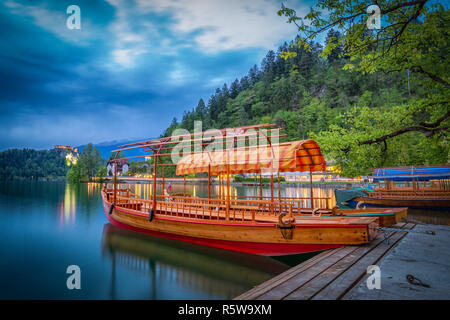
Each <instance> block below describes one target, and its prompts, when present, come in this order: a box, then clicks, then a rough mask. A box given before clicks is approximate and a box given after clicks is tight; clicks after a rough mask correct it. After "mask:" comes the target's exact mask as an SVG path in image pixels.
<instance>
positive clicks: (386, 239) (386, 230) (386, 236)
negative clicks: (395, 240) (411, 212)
mask: <svg viewBox="0 0 450 320" xmlns="http://www.w3.org/2000/svg"><path fill="white" fill-rule="evenodd" d="M376 229H377V230H380V231H383V232H384V242H385V243H386V244H387V245H389V236H390V235H391V233H392V232H408V233H419V234H427V235H432V236H434V235H436V232H434V231H432V230H426V231H417V230H410V229H399V228H387V227H377V228H376Z"/></svg>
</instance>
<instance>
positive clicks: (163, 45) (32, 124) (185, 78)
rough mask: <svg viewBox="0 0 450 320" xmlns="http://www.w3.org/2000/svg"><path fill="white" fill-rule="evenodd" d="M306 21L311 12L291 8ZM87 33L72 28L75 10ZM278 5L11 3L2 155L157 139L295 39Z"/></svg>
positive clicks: (4, 48)
mask: <svg viewBox="0 0 450 320" xmlns="http://www.w3.org/2000/svg"><path fill="white" fill-rule="evenodd" d="M284 3H285V5H286V6H288V7H293V8H295V9H296V10H297V13H298V14H299V15H301V14H302V13H306V12H307V11H308V10H309V6H310V4H308V3H307V2H305V1H303V2H301V1H294V0H288V1H284ZM72 4H75V5H78V6H79V7H80V9H81V29H80V30H76V29H74V30H70V29H68V28H67V26H66V20H67V18H68V16H69V15H68V14H67V13H66V10H67V7H68V6H69V5H72ZM280 7H281V1H276V0H274V1H272V0H227V1H224V0H127V1H125V0H102V1H94V0H87V1H79V0H70V1H64V0H55V1H37V0H33V1H31V0H22V1H21V0H5V1H2V2H1V3H0V35H1V39H2V41H1V42H0V71H1V86H0V112H1V117H0V150H3V149H6V148H11V147H19V148H22V147H30V148H38V149H43V148H51V147H52V146H53V145H54V144H64V145H81V144H84V143H87V142H93V143H100V142H104V141H112V140H135V139H140V138H147V137H155V136H158V135H159V134H160V133H161V132H162V131H163V130H164V129H165V128H166V127H167V126H168V125H169V124H170V121H171V120H172V118H173V117H174V116H176V117H177V118H178V119H179V118H180V117H181V115H182V114H183V111H184V110H188V109H192V108H193V107H195V106H196V105H197V102H198V100H199V99H200V98H203V99H204V100H205V102H207V99H208V98H209V96H210V95H211V94H212V93H214V91H215V88H217V87H222V85H223V83H224V82H226V83H228V84H229V83H230V82H232V81H233V80H234V79H235V78H240V77H242V76H243V75H245V74H246V73H247V72H248V70H249V68H250V67H251V66H253V65H254V64H258V65H259V64H260V62H261V60H262V58H263V57H264V56H265V54H266V53H267V51H268V50H270V49H274V50H276V48H277V47H278V45H280V44H281V43H283V42H284V41H290V40H291V39H293V38H294V37H295V34H296V28H295V25H292V24H287V23H286V21H285V18H284V17H279V16H278V15H277V10H279V8H280Z"/></svg>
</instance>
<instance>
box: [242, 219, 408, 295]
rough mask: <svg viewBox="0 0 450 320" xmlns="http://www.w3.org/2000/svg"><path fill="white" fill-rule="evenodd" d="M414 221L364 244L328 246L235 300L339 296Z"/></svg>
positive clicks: (358, 280) (354, 282)
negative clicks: (325, 249)
mask: <svg viewBox="0 0 450 320" xmlns="http://www.w3.org/2000/svg"><path fill="white" fill-rule="evenodd" d="M415 226H416V225H415V224H413V223H398V224H396V225H395V226H393V228H398V229H399V231H390V232H386V234H385V232H384V231H380V233H379V235H378V236H377V238H376V239H375V240H373V241H372V242H371V243H369V244H366V245H360V246H346V247H340V248H337V249H333V250H327V251H324V252H321V253H320V254H318V255H316V256H314V257H313V258H311V259H309V260H307V261H305V262H303V263H301V264H299V265H298V266H296V267H293V268H291V269H289V270H287V271H286V272H284V273H282V274H280V275H278V276H276V277H275V278H272V279H270V280H268V281H266V282H264V283H262V284H260V285H259V286H256V287H254V288H253V289H251V290H249V291H247V292H245V293H243V294H241V295H240V296H238V297H236V298H235V300H310V299H311V300H339V299H348V298H349V293H350V292H351V291H352V289H353V288H355V287H357V286H358V285H360V284H361V282H362V281H363V280H364V277H365V276H367V267H368V266H370V265H376V264H378V263H380V261H381V260H382V259H383V258H384V257H385V256H386V255H388V254H389V253H390V252H391V251H392V250H393V248H394V247H396V246H397V244H398V243H399V242H400V241H401V240H402V239H403V238H404V237H405V235H406V234H407V233H408V232H406V231H401V230H402V229H413V228H414V227H415Z"/></svg>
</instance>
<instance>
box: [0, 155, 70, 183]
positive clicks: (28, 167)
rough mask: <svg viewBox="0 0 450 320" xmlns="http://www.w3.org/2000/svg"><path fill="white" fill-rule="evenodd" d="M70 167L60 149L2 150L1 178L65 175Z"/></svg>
mask: <svg viewBox="0 0 450 320" xmlns="http://www.w3.org/2000/svg"><path fill="white" fill-rule="evenodd" d="M68 169H69V168H68V167H67V165H66V159H65V157H64V152H63V151H61V150H58V149H51V150H34V149H9V150H6V151H2V152H0V180H12V179H18V178H22V179H23V178H25V179H39V178H43V177H45V178H57V177H65V176H66V173H67V170H68Z"/></svg>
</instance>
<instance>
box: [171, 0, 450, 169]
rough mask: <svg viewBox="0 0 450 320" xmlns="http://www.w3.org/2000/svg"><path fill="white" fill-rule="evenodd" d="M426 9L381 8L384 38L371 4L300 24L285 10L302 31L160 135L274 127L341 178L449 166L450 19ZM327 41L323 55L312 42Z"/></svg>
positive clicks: (399, 4) (421, 5)
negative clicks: (383, 169) (313, 143)
mask: <svg viewBox="0 0 450 320" xmlns="http://www.w3.org/2000/svg"><path fill="white" fill-rule="evenodd" d="M429 3H430V1H427V0H418V1H413V2H407V1H400V0H394V1H378V2H377V4H378V5H379V6H380V8H381V11H382V14H383V19H382V28H381V29H380V30H373V31H370V30H369V29H368V28H367V26H366V20H367V17H368V16H369V15H368V14H367V12H366V10H367V7H368V6H369V5H371V4H373V2H372V1H360V2H358V3H353V2H351V1H350V2H349V1H328V0H319V1H318V3H317V5H316V6H315V7H313V8H312V9H311V12H310V13H309V14H307V15H306V16H305V17H297V16H296V13H295V11H294V10H292V9H289V8H284V9H282V10H280V11H279V14H280V15H285V16H286V17H287V19H288V22H292V23H296V24H297V26H298V29H299V35H298V37H297V38H296V39H295V41H293V42H291V43H289V44H288V43H284V44H283V45H282V46H280V47H279V48H278V51H277V53H275V52H274V51H269V52H268V53H267V55H266V57H265V58H264V59H263V61H262V63H261V66H260V67H258V66H256V65H255V66H253V67H252V68H251V69H250V70H249V72H248V74H247V75H246V76H245V77H243V78H242V79H241V80H240V81H237V80H235V81H234V82H233V83H232V84H231V85H230V89H228V85H227V84H224V85H223V87H222V88H217V89H216V92H215V93H214V94H213V95H212V96H211V97H210V99H209V101H208V103H207V105H206V108H204V104H202V103H201V102H199V104H198V106H197V108H195V109H192V111H187V112H185V113H184V115H183V118H182V119H181V121H179V122H178V121H177V120H176V119H174V121H172V123H171V125H170V127H169V128H168V129H167V130H166V131H165V132H164V135H166V136H167V135H170V134H171V133H172V132H173V130H175V129H177V128H183V129H186V130H188V131H190V132H192V131H193V123H194V121H195V120H198V119H200V120H202V121H203V124H204V125H203V129H205V130H206V129H208V128H210V127H213V128H225V127H234V126H242V125H248V124H257V123H276V124H277V125H279V126H281V127H282V128H283V129H285V132H286V133H287V135H288V139H289V140H294V139H307V138H314V139H317V140H318V141H319V144H320V146H321V148H322V151H323V152H324V154H325V156H326V158H327V160H328V161H329V162H333V164H336V165H337V166H340V167H341V168H342V170H343V174H344V175H346V176H356V175H361V174H366V173H367V172H368V171H369V169H372V168H375V167H380V166H396V165H420V164H439V163H445V162H448V159H449V158H450V153H449V140H450V138H449V136H448V132H449V118H450V110H449V105H448V101H449V100H450V99H449V83H448V81H449V79H448V77H449V72H448V71H449V70H448V68H449V63H448V62H449V61H448V58H449V55H448V51H449V50H448V49H449V48H448V39H449V36H448V30H450V28H449V26H448V21H450V19H449V12H448V10H447V9H444V8H443V6H442V5H440V4H429ZM324 12H325V13H326V14H325V13H324ZM302 22H304V23H302ZM323 32H326V33H327V34H326V39H325V47H324V48H322V46H321V45H320V44H318V43H316V42H314V40H315V38H316V37H317V36H318V35H320V34H321V33H323ZM205 119H207V120H205ZM205 121H207V124H208V126H205ZM173 171H174V169H173Z"/></svg>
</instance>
